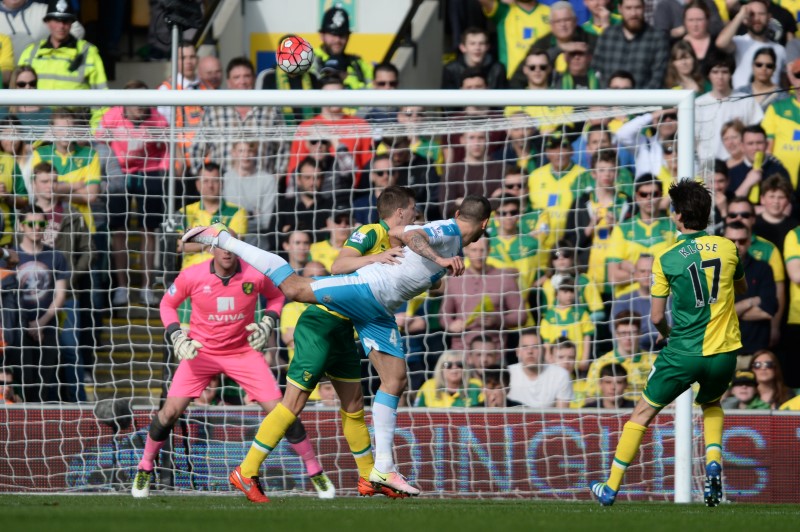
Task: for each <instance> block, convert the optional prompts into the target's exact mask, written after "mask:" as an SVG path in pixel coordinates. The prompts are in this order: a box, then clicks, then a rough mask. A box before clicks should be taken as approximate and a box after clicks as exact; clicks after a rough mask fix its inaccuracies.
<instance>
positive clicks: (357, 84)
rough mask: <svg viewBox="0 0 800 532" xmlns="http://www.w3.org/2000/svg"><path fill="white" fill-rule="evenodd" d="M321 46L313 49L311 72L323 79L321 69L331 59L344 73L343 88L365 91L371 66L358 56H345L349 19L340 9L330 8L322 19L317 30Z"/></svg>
mask: <svg viewBox="0 0 800 532" xmlns="http://www.w3.org/2000/svg"><path fill="white" fill-rule="evenodd" d="M319 33H320V36H321V37H322V46H320V47H317V48H314V64H313V65H312V72H313V73H314V74H315V75H316V76H317V77H318V78H320V79H321V78H322V77H323V74H324V73H323V72H322V70H323V67H324V66H325V63H327V62H328V61H329V60H331V59H335V60H337V61H338V63H339V64H340V65H341V66H342V67H344V68H342V69H341V70H342V71H343V72H346V74H347V75H346V76H345V78H344V80H343V81H344V86H345V87H346V88H348V89H366V88H367V87H368V86H369V84H370V83H372V65H370V64H369V63H367V62H366V61H364V60H363V59H362V58H361V57H360V56H357V55H352V54H346V53H344V49H345V48H346V47H347V41H348V39H349V38H350V17H349V16H348V14H347V11H345V10H344V9H342V8H341V7H338V6H337V7H332V8H330V9H329V10H327V11H326V12H325V15H324V16H323V17H322V27H321V28H320V30H319Z"/></svg>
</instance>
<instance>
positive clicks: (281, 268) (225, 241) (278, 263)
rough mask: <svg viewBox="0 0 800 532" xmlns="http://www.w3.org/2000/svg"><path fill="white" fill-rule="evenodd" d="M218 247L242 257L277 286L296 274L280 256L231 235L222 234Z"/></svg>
mask: <svg viewBox="0 0 800 532" xmlns="http://www.w3.org/2000/svg"><path fill="white" fill-rule="evenodd" d="M217 246H218V247H219V248H220V249H224V250H225V251H230V252H231V253H233V254H234V255H236V256H238V257H240V258H241V259H242V260H243V261H245V262H246V263H247V264H249V265H250V266H252V267H254V268H255V269H257V270H258V271H260V272H261V273H263V274H264V275H266V276H267V277H269V278H270V279H271V280H272V282H273V283H274V284H275V286H278V285H280V284H281V283H282V282H283V281H284V280H285V279H286V278H287V277H288V276H289V275H291V274H293V273H294V270H292V267H291V266H289V263H288V262H286V261H285V260H283V259H282V258H280V257H279V256H278V255H275V254H274V253H270V252H269V251H264V250H263V249H260V248H257V247H256V246H253V245H251V244H248V243H247V242H243V241H241V240H239V239H238V238H234V237H233V236H231V235H230V233H226V232H223V233H220V235H219V241H218V243H217Z"/></svg>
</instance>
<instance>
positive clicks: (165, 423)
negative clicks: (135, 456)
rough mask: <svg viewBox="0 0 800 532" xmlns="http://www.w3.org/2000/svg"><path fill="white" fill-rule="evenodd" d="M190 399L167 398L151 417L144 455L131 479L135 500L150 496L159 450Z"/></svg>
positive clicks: (132, 493)
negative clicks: (134, 475)
mask: <svg viewBox="0 0 800 532" xmlns="http://www.w3.org/2000/svg"><path fill="white" fill-rule="evenodd" d="M190 402H191V399H190V398H188V397H168V398H167V400H166V401H165V402H164V406H163V407H162V408H161V410H159V411H158V413H157V414H156V415H155V416H154V417H153V420H152V421H151V422H150V429H149V430H148V431H147V441H146V442H145V445H144V454H143V455H142V459H141V460H140V461H139V466H138V467H137V471H136V477H134V479H133V486H132V487H131V495H133V497H134V498H136V499H142V498H146V497H149V496H150V483H151V482H152V481H153V469H154V468H155V461H156V460H157V459H158V454H159V453H160V452H161V448H162V447H163V446H164V443H165V442H166V441H167V438H168V437H169V433H170V431H171V430H172V426H173V425H175V422H176V421H177V420H178V418H179V417H180V416H181V414H183V412H184V411H185V410H186V407H187V406H189V403H190Z"/></svg>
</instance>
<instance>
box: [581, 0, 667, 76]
mask: <svg viewBox="0 0 800 532" xmlns="http://www.w3.org/2000/svg"><path fill="white" fill-rule="evenodd" d="M644 4H645V2H644V0H622V2H621V3H620V4H619V12H620V15H622V24H620V25H619V26H611V27H610V28H608V29H607V30H606V31H604V32H603V34H602V35H601V36H600V39H598V41H597V47H596V48H595V52H594V59H593V60H592V68H594V69H595V70H596V71H597V72H598V74H599V75H600V77H601V79H603V80H605V79H606V77H609V78H610V76H611V73H612V72H615V71H617V70H620V69H623V68H624V69H625V70H627V71H628V72H630V73H631V74H632V75H633V78H634V79H635V80H636V87H637V88H639V89H661V88H662V87H663V85H664V74H666V72H667V61H668V58H669V41H668V39H667V36H666V35H664V33H662V32H661V31H659V30H657V29H655V28H653V27H652V26H650V25H649V24H647V23H646V22H645V21H644Z"/></svg>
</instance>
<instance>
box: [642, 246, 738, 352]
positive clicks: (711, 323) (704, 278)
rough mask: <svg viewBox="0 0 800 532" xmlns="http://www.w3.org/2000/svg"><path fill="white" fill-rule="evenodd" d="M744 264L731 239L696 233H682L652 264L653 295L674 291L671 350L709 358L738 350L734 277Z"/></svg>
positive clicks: (659, 295)
mask: <svg viewBox="0 0 800 532" xmlns="http://www.w3.org/2000/svg"><path fill="white" fill-rule="evenodd" d="M743 277H744V268H743V267H742V263H741V262H740V261H739V254H738V252H737V250H736V246H735V244H734V243H733V242H731V241H730V240H728V239H727V238H723V237H720V236H709V235H707V234H706V233H705V232H703V231H700V232H696V233H691V234H688V235H680V236H679V237H678V240H677V242H676V243H675V244H673V245H672V246H670V247H669V248H668V249H666V250H665V251H664V252H663V253H661V254H660V255H659V256H658V257H657V258H656V260H655V261H654V262H653V283H652V284H653V286H652V288H651V290H650V293H651V294H652V296H653V297H662V298H663V297H668V296H669V295H670V294H671V295H672V320H673V326H672V332H671V333H670V338H669V346H668V347H667V349H669V350H670V351H671V352H673V353H676V354H682V355H690V356H709V355H716V354H718V353H728V352H731V351H736V350H738V349H741V348H742V341H741V333H740V331H739V318H738V317H737V316H736V310H735V309H734V306H733V305H734V291H733V283H734V280H737V279H741V278H743Z"/></svg>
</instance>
